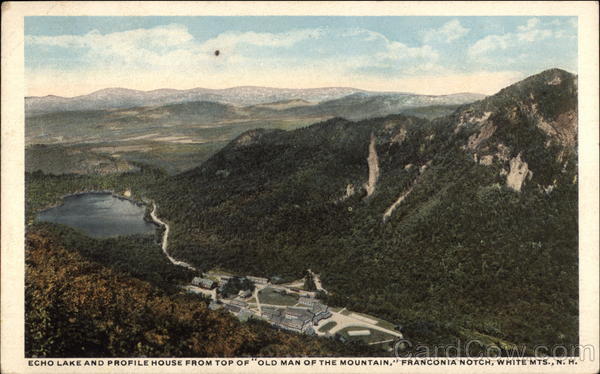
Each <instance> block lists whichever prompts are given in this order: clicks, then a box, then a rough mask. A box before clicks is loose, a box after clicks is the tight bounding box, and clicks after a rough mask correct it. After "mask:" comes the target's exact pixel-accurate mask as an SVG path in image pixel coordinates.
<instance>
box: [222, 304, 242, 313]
mask: <svg viewBox="0 0 600 374" xmlns="http://www.w3.org/2000/svg"><path fill="white" fill-rule="evenodd" d="M225 308H226V309H227V310H229V311H230V312H233V313H239V312H240V311H241V310H242V308H240V307H239V306H236V305H231V304H225Z"/></svg>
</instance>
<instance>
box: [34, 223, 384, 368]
mask: <svg viewBox="0 0 600 374" xmlns="http://www.w3.org/2000/svg"><path fill="white" fill-rule="evenodd" d="M54 229H55V228H53V227H51V226H50V227H44V226H38V227H34V228H31V229H30V230H29V232H28V234H27V238H26V239H27V240H26V252H25V263H26V284H25V286H26V288H25V303H26V304H25V307H26V310H27V314H26V317H25V355H26V356H27V357H140V356H145V357H226V356H238V357H239V356H335V355H342V356H360V355H371V356H373V355H379V354H381V352H378V351H376V350H375V349H373V348H372V347H369V346H366V345H362V344H342V343H339V342H336V341H334V340H330V339H322V338H314V337H308V336H306V335H299V334H293V333H286V332H283V331H277V330H274V329H273V328H271V327H270V326H269V325H268V324H266V323H264V322H260V321H253V320H251V321H250V322H248V323H245V324H242V323H240V322H239V321H238V320H237V319H236V318H235V317H233V316H232V315H230V314H229V313H228V312H226V311H223V310H221V311H211V310H209V309H208V308H207V304H206V302H205V301H204V300H202V299H201V298H198V297H197V296H191V295H186V294H184V293H177V292H175V293H167V292H165V291H164V290H163V289H161V288H157V287H156V286H154V285H152V284H151V283H148V282H145V281H142V280H140V279H138V278H136V277H132V276H131V275H130V274H129V273H128V272H127V271H126V270H123V269H121V270H118V269H115V270H112V269H110V268H108V267H106V266H103V265H101V264H100V263H98V262H95V261H92V260H89V259H86V258H84V257H83V256H82V255H81V254H80V253H79V251H78V250H77V249H74V248H68V247H67V245H66V244H68V242H66V241H65V237H64V235H65V234H64V233H62V234H61V233H57V232H55V231H54ZM87 245H88V246H90V247H88V248H87V251H88V253H89V252H93V251H94V250H96V251H97V252H98V253H97V255H99V254H100V253H101V252H102V251H104V250H105V248H102V244H101V242H99V241H93V240H92V241H89V240H88V243H87ZM117 267H118V266H117ZM133 272H134V273H135V272H136V270H133Z"/></svg>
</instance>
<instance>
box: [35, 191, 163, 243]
mask: <svg viewBox="0 0 600 374" xmlns="http://www.w3.org/2000/svg"><path fill="white" fill-rule="evenodd" d="M144 213H145V208H144V206H143V205H137V204H135V203H133V202H132V201H129V200H127V199H124V198H118V197H116V196H114V195H112V194H111V193H108V192H107V193H97V192H93V193H83V194H77V195H70V196H66V197H65V198H64V199H63V204H62V205H60V206H57V207H54V208H50V209H47V210H44V211H42V212H40V213H39V214H38V216H37V219H38V221H45V222H53V223H60V224H63V225H67V226H71V227H74V228H76V229H80V230H82V231H83V232H85V233H86V234H87V235H89V236H92V237H95V238H109V237H115V236H120V235H132V234H151V233H153V232H154V230H155V229H156V225H154V224H152V223H150V222H146V221H144Z"/></svg>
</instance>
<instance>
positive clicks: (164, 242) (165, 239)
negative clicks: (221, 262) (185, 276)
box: [150, 202, 198, 271]
mask: <svg viewBox="0 0 600 374" xmlns="http://www.w3.org/2000/svg"><path fill="white" fill-rule="evenodd" d="M156 210H157V207H156V203H154V202H152V212H150V217H152V219H153V220H154V222H156V223H157V224H159V225H161V226H164V228H165V232H164V234H163V237H162V244H161V247H162V250H163V253H164V254H165V256H167V258H168V259H169V261H171V263H172V264H173V265H177V266H183V267H184V268H187V269H190V270H193V271H198V269H196V268H195V267H193V266H192V265H190V264H188V263H187V262H183V261H179V260H176V259H174V258H173V257H171V255H170V254H169V252H168V251H167V247H168V245H169V225H168V224H167V223H166V222H164V221H162V220H161V219H160V218H158V217H157V216H156Z"/></svg>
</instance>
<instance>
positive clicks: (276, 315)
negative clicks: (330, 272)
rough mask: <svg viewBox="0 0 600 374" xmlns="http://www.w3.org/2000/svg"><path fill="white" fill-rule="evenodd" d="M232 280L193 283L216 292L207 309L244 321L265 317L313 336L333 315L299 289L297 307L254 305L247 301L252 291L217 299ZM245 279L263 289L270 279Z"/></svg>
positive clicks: (327, 308) (221, 279) (309, 293)
mask: <svg viewBox="0 0 600 374" xmlns="http://www.w3.org/2000/svg"><path fill="white" fill-rule="evenodd" d="M231 278H232V277H231V276H226V275H221V276H219V279H220V282H217V281H215V280H213V279H209V278H203V277H194V278H193V279H192V282H191V284H192V285H193V286H196V287H200V288H202V289H205V290H210V291H212V292H214V293H213V295H214V298H213V300H212V301H211V302H210V304H209V306H208V307H209V309H211V310H216V309H221V308H224V309H225V310H227V311H229V312H231V313H233V314H234V315H236V316H237V317H238V318H239V319H240V320H242V321H245V320H247V319H248V318H250V317H252V316H254V317H262V318H263V319H264V320H266V321H267V322H269V323H271V324H272V325H274V326H276V327H279V328H282V329H286V330H290V331H295V332H300V333H304V334H309V335H314V334H316V332H315V330H314V326H316V325H317V324H318V323H319V322H320V321H321V320H324V319H327V318H330V317H331V316H332V314H331V312H330V311H329V307H328V306H327V305H325V304H323V303H321V302H320V301H319V300H318V299H315V298H314V293H312V292H306V291H303V290H298V292H297V293H296V294H299V295H300V297H299V298H298V305H296V306H294V307H290V306H288V307H283V306H282V307H275V306H264V307H258V305H252V306H251V305H250V304H248V302H247V299H248V298H249V297H251V296H252V294H253V293H252V291H250V290H240V291H239V293H238V294H237V295H236V296H235V297H233V298H227V299H222V302H221V301H218V300H216V295H217V293H219V294H223V292H222V291H223V290H224V287H225V285H226V284H227V282H228V281H229V280H230V279H231ZM245 278H246V279H248V280H250V281H251V282H252V283H254V285H255V286H257V287H258V288H259V289H261V288H264V287H265V286H267V285H268V284H269V280H268V279H267V278H261V277H253V276H246V277H245ZM269 287H273V286H269ZM273 288H275V289H277V290H279V291H282V292H284V290H288V288H287V287H282V286H277V287H273ZM215 289H216V290H215ZM213 290H214V291H213ZM289 290H292V289H289ZM292 291H294V290H292ZM257 303H258V304H260V302H259V300H257ZM252 308H254V309H252Z"/></svg>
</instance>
